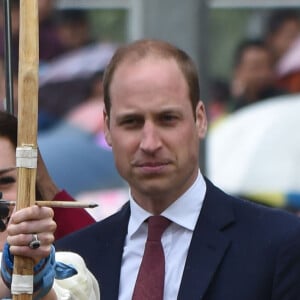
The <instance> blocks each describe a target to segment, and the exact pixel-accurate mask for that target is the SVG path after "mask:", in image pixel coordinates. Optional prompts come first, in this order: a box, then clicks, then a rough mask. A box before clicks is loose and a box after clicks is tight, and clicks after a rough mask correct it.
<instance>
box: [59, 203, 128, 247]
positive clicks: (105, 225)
mask: <svg viewBox="0 0 300 300" xmlns="http://www.w3.org/2000/svg"><path fill="white" fill-rule="evenodd" d="M129 214H130V208H129V202H127V203H125V204H124V205H123V207H122V208H121V209H120V210H119V211H118V212H116V213H114V214H113V215H111V216H109V217H107V218H105V219H103V220H101V221H99V222H96V223H94V224H91V225H89V226H87V227H85V228H83V229H81V230H78V231H75V232H74V233H71V234H69V235H67V236H65V237H63V238H62V239H60V240H58V241H57V242H56V243H55V245H56V247H57V248H59V249H69V248H70V247H73V246H72V245H78V246H79V247H81V246H80V245H84V244H85V243H87V244H88V245H90V244H91V243H92V242H93V241H94V242H97V243H99V242H101V241H104V240H105V241H107V240H108V239H110V238H114V237H116V236H119V235H122V236H123V235H125V234H126V232H127V224H128V220H129Z"/></svg>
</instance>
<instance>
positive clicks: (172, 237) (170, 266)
mask: <svg viewBox="0 0 300 300" xmlns="http://www.w3.org/2000/svg"><path fill="white" fill-rule="evenodd" d="M205 193H206V184H205V181H204V179H203V177H202V175H201V174H200V172H199V175H198V177H197V179H196V181H195V182H194V184H193V185H192V186H191V187H190V188H189V189H188V191H186V193H185V194H184V195H182V196H181V197H180V198H179V199H177V200H176V201H175V202H174V203H173V204H172V205H171V206H169V207H168V208H167V209H166V210H165V211H164V212H163V213H162V214H161V215H162V216H164V217H166V218H168V219H169V220H171V221H172V223H171V225H170V226H169V227H168V228H167V229H166V231H165V232H164V234H163V236H162V245H163V248H164V253H165V261H166V265H165V287H164V300H174V299H177V295H178V291H179V287H180V283H181V278H182V274H183V269H184V265H185V261H186V257H187V252H188V249H189V245H190V242H191V239H192V235H193V231H194V228H195V225H196V222H197V219H198V216H199V214H200V211H201V208H202V204H203V200H204V196H205ZM130 208H131V216H130V219H129V224H128V234H127V236H126V240H125V245H124V251H123V258H122V267H121V276H120V289H119V298H118V299H119V300H128V299H131V298H132V294H133V289H134V284H135V282H136V278H137V273H138V270H139V266H140V264H141V260H142V257H143V253H144V246H145V242H146V239H147V233H148V228H147V225H146V223H144V221H145V220H146V219H147V218H148V217H149V216H150V214H149V213H148V212H147V211H145V210H144V209H142V208H141V207H140V206H139V205H137V203H136V202H135V201H134V200H133V199H132V197H131V196H130Z"/></svg>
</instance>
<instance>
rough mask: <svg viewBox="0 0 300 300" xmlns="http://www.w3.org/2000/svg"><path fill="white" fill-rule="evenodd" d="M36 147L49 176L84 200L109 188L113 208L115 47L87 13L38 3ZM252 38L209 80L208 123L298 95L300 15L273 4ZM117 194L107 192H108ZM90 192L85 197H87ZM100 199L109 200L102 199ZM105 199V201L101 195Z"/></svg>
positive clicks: (1, 63) (0, 28) (0, 30)
mask: <svg viewBox="0 0 300 300" xmlns="http://www.w3.org/2000/svg"><path fill="white" fill-rule="evenodd" d="M10 3H11V10H12V11H11V14H12V73H13V80H14V92H13V94H14V103H15V105H14V112H15V114H17V109H18V107H17V102H18V101H17V99H18V87H17V83H18V52H19V0H11V1H10ZM38 5H39V45H40V48H39V59H40V61H39V75H40V76H39V108H38V116H39V119H38V130H39V132H38V145H39V149H40V151H41V154H42V155H43V158H44V161H45V163H46V165H47V167H48V170H49V173H50V175H51V176H52V178H53V180H54V181H55V182H56V183H57V185H58V186H59V187H61V188H64V189H66V190H67V191H68V192H69V193H70V194H71V195H72V196H74V197H77V198H78V199H83V200H85V199H86V198H90V197H93V198H94V197H98V198H99V194H96V196H95V193H97V191H106V190H108V191H110V192H109V195H110V199H114V200H113V201H115V202H117V203H118V204H117V206H119V205H120V204H122V202H123V200H125V199H126V197H127V196H126V195H125V196H124V187H125V183H124V181H123V180H122V179H121V177H120V176H119V174H118V172H117V171H116V168H115V165H114V159H113V155H112V152H111V149H110V147H108V145H107V144H106V142H105V139H104V136H103V119H102V113H101V111H102V108H103V91H102V85H101V81H102V75H103V72H104V69H105V67H106V64H107V63H108V61H109V60H110V58H111V56H112V54H113V53H114V51H115V49H116V47H117V45H115V44H113V43H109V42H107V41H101V39H100V36H99V37H97V38H95V37H94V36H92V34H91V32H92V30H91V24H90V18H89V15H88V11H86V10H82V9H59V10H58V9H57V8H56V6H55V0H39V1H38ZM0 10H1V11H0V35H1V38H0V99H1V100H0V110H5V109H6V108H5V97H6V95H5V74H4V70H5V59H4V58H5V45H4V20H3V19H4V16H3V13H4V12H3V11H2V10H3V7H2V6H0ZM264 26H265V28H264V30H263V32H261V35H260V36H258V37H256V38H245V39H244V40H241V41H240V42H239V43H238V45H237V46H236V49H235V52H234V53H233V55H232V70H231V75H230V79H227V78H226V79H223V78H212V79H211V80H210V87H209V99H206V100H207V101H206V102H207V113H208V117H209V119H210V123H211V124H214V121H217V120H219V119H222V117H224V116H227V115H229V114H231V113H233V112H235V111H237V110H239V109H241V108H244V107H246V106H248V105H251V104H253V103H257V102H261V101H263V100H264V99H268V98H272V97H276V96H281V95H288V94H292V93H297V92H300V17H299V13H298V12H297V11H296V10H285V9H277V10H274V11H273V12H272V13H270V15H269V17H268V18H267V19H266V22H265V25H264ZM112 190H115V191H120V193H118V192H117V193H114V194H111V191H112ZM86 193H88V194H86ZM103 199H107V197H106V198H103ZM102 201H103V200H102Z"/></svg>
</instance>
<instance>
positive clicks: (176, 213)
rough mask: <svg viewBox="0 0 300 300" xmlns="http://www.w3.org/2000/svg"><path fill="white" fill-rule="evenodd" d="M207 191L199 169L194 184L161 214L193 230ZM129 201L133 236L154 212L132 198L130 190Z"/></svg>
mask: <svg viewBox="0 0 300 300" xmlns="http://www.w3.org/2000/svg"><path fill="white" fill-rule="evenodd" d="M205 193H206V183H205V180H204V178H203V176H202V174H201V173H200V170H199V172H198V176H197V178H196V180H195V182H194V183H193V185H192V186H191V187H190V188H189V189H188V190H187V191H186V192H185V193H184V194H183V195H182V196H180V197H179V198H178V199H177V200H176V201H175V202H173V203H172V204H171V205H170V206H169V207H168V208H167V209H166V210H165V211H163V212H162V214H161V215H162V216H164V217H166V218H168V219H169V220H171V221H172V222H173V223H176V224H178V225H180V226H182V227H184V228H186V229H188V230H191V231H193V230H194V228H195V226H196V223H197V220H198V217H199V214H200V211H201V208H202V204H203V200H204V196H205ZM129 201H130V210H131V215H130V219H129V224H128V236H129V237H131V236H132V235H133V234H134V233H135V232H137V231H138V229H139V228H140V227H141V225H142V224H143V223H144V221H145V220H146V219H147V218H148V217H150V216H151V215H152V214H151V213H149V212H147V211H146V210H144V209H143V208H142V207H141V206H139V205H138V204H137V203H136V202H135V201H134V199H133V198H132V196H131V193H130V192H129Z"/></svg>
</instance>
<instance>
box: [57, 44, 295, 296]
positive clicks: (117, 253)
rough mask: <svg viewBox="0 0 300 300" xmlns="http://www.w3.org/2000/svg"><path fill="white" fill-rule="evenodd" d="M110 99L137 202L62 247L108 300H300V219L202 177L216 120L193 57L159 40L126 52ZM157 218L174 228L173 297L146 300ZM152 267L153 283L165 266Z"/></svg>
mask: <svg viewBox="0 0 300 300" xmlns="http://www.w3.org/2000/svg"><path fill="white" fill-rule="evenodd" d="M104 98H105V111H104V118H105V135H106V140H107V142H108V143H109V144H110V145H111V146H112V150H113V153H114V157H115V163H116V166H117V168H118V171H119V173H120V174H121V176H122V177H123V178H124V179H126V181H127V182H128V184H129V187H130V193H129V202H128V203H127V204H125V206H124V207H123V208H122V209H121V210H120V211H119V212H118V213H116V214H115V215H113V216H111V217H109V218H107V219H105V220H104V221H102V222H99V223H97V224H94V225H92V226H90V227H88V228H87V229H83V230H81V231H79V232H77V233H75V234H72V235H70V236H69V237H66V238H64V239H63V240H60V241H58V242H57V244H56V246H57V249H66V250H72V251H75V252H78V253H79V254H80V255H82V256H83V258H84V259H85V261H86V263H87V266H88V267H89V268H90V270H91V271H92V272H93V273H94V275H95V276H96V278H97V279H98V281H99V284H100V290H101V300H113V299H132V297H134V299H139V300H143V299H153V300H160V299H165V300H173V299H181V300H186V299H189V300H192V299H203V300H271V299H272V300H287V299H289V300H295V299H300V238H299V237H300V221H299V220H298V219H297V218H296V217H294V216H292V215H289V214H288V213H285V212H282V211H278V210H272V209H269V208H265V207H261V206H258V205H255V204H252V203H250V202H246V201H242V200H239V199H236V198H234V197H231V196H229V195H227V194H225V193H224V192H222V191H221V190H219V189H218V188H217V187H215V186H214V185H213V184H212V183H211V182H210V181H209V180H207V179H205V178H204V177H203V176H202V174H201V172H200V170H199V167H198V166H199V140H201V139H202V138H204V137H205V133H206V127H207V121H206V115H205V109H204V105H203V103H202V102H201V101H199V85H198V76H197V71H196V68H195V66H194V64H193V62H192V61H191V59H190V58H189V57H188V56H187V55H186V53H185V52H183V51H181V50H179V49H177V48H176V47H174V46H172V45H170V44H168V43H165V42H162V41H155V40H142V41H137V42H134V43H132V44H129V45H127V46H124V47H121V48H120V49H119V50H118V51H117V52H116V53H115V55H114V56H113V58H112V60H111V62H110V64H109V65H108V67H107V70H106V73H105V77H104ZM152 216H163V217H164V218H165V219H168V220H170V221H171V224H170V225H169V226H168V227H167V229H165V231H164V233H163V234H162V237H161V244H162V249H163V253H164V265H165V269H164V271H163V272H164V273H163V274H164V282H163V288H164V289H163V291H162V296H160V297H157V296H154V289H155V288H156V285H154V287H152V291H153V293H152V292H151V291H150V294H149V295H148V296H145V297H144V296H139V297H137V296H136V289H137V287H136V286H137V285H139V284H140V273H142V271H141V269H142V268H141V269H140V265H143V263H144V258H145V257H144V258H143V254H144V249H145V248H147V247H148V246H147V244H148V242H147V243H146V239H147V234H148V231H150V223H151V222H150V219H151V218H153V217H152ZM148 220H149V221H148ZM148 228H149V230H148ZM151 230H152V229H151ZM149 235H150V234H149ZM147 241H148V240H147ZM145 245H146V246H145ZM147 251H148V248H147ZM147 251H145V256H146V252H147ZM151 262H152V264H153V268H152V269H150V270H148V274H147V273H146V275H144V278H145V277H151V275H152V273H154V269H156V267H157V266H156V263H157V261H156V259H155V258H153V257H152V261H151ZM139 269H140V270H139ZM144 278H143V280H144ZM146 279H147V278H146ZM149 285H150V283H147V284H144V285H143V288H142V290H145V291H146V290H147V289H148V288H149Z"/></svg>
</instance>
